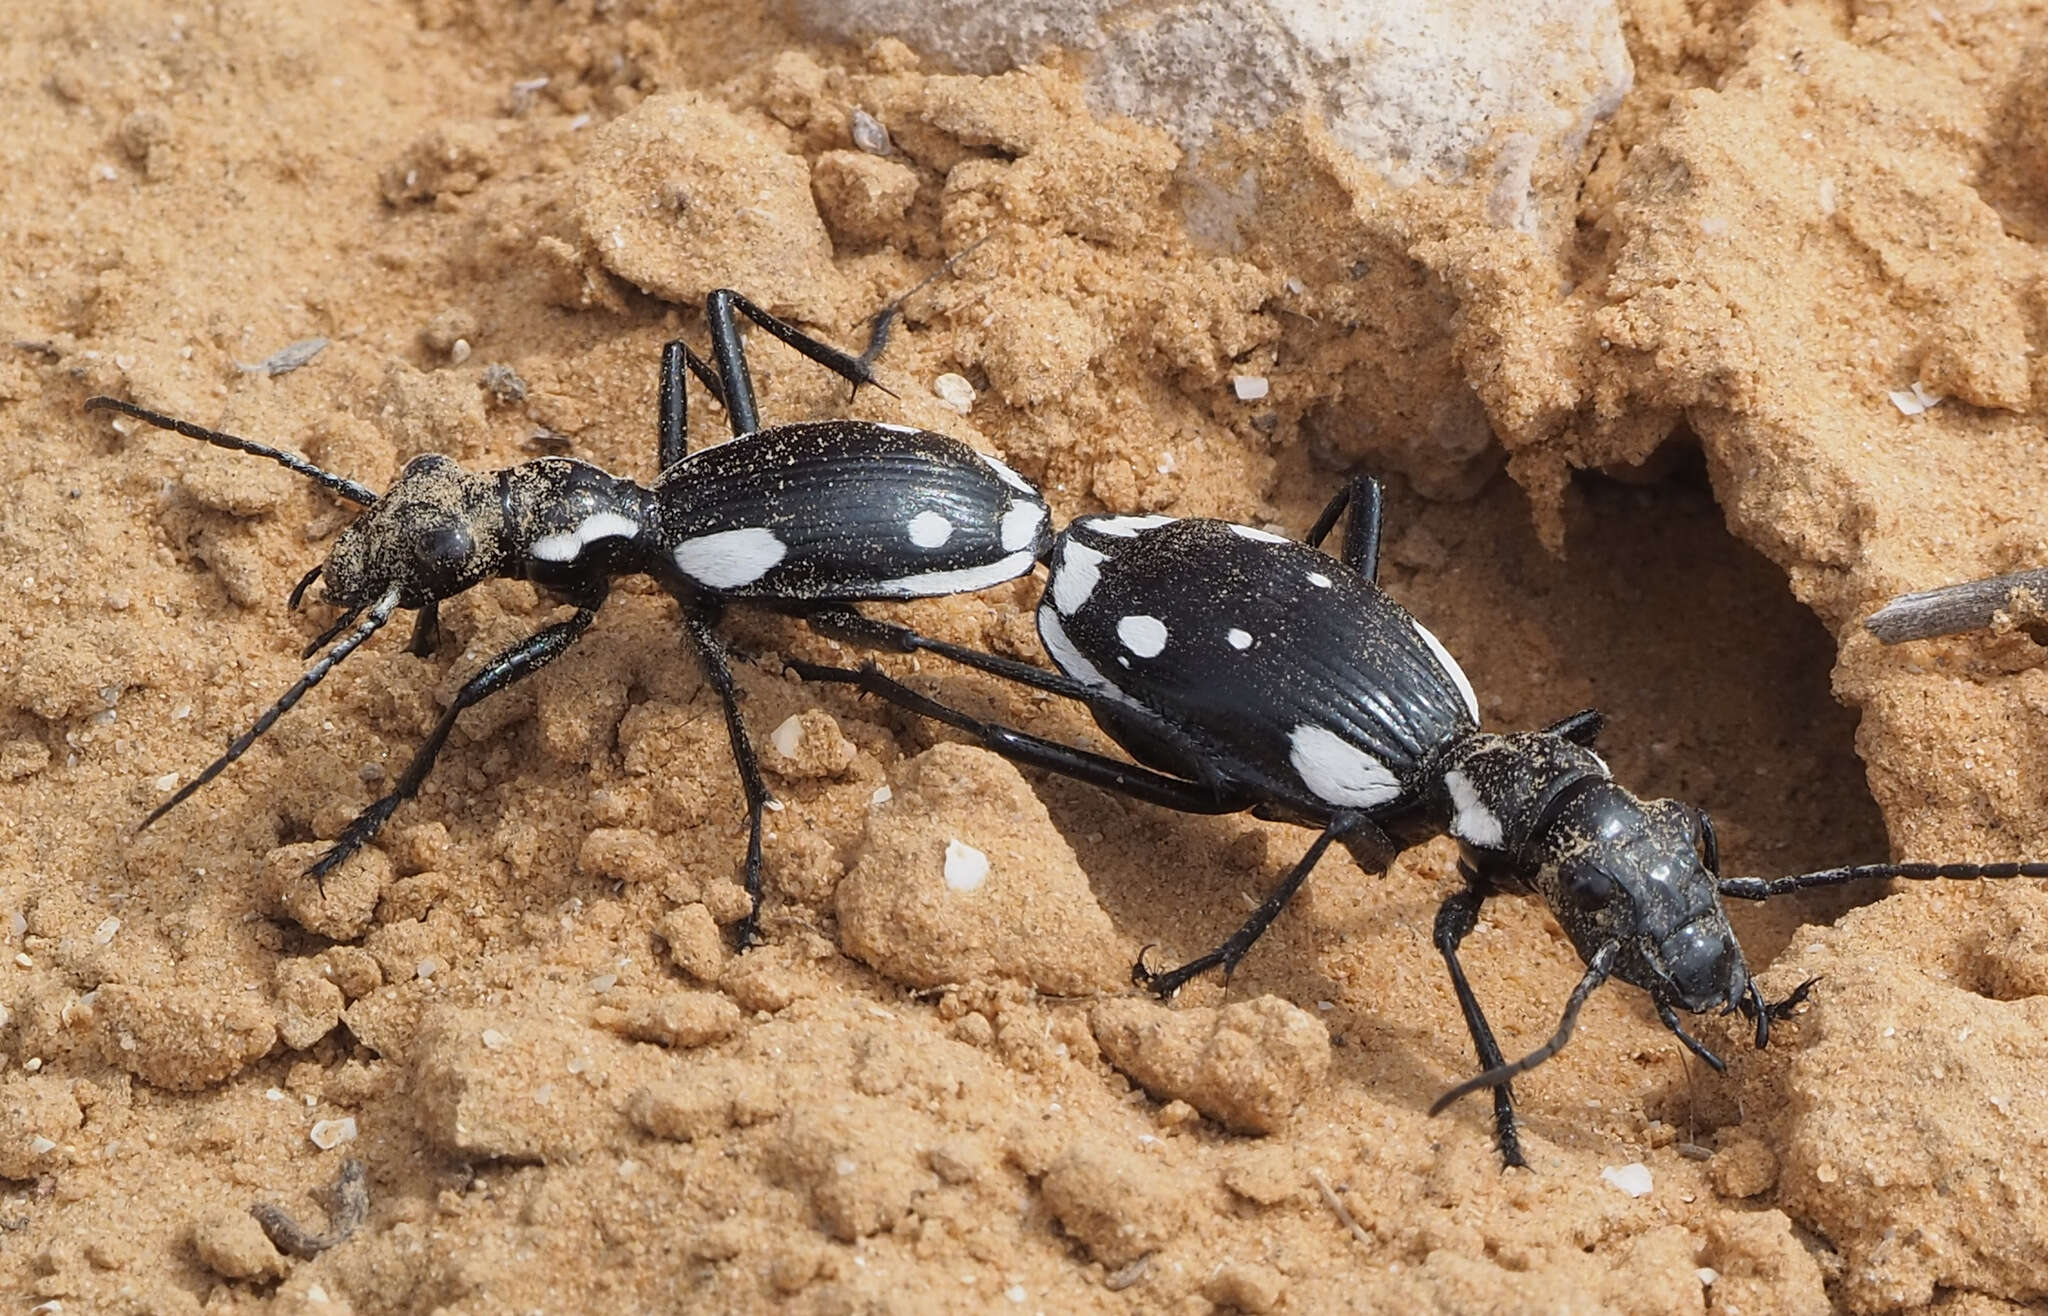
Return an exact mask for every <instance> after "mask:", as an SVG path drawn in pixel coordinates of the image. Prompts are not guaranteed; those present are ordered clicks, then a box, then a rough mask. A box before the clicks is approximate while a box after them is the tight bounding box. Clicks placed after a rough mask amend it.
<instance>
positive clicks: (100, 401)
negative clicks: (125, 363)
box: [85, 397, 377, 588]
mask: <svg viewBox="0 0 2048 1316" xmlns="http://www.w3.org/2000/svg"><path fill="white" fill-rule="evenodd" d="M85 409H86V410H87V411H118V412H120V413H121V414H122V415H124V416H132V417H134V418H135V419H136V420H139V421H141V422H142V423H143V424H145V425H154V426H156V427H157V428H158V429H160V430H169V431H171V432H172V433H173V434H182V435H184V436H185V437H186V438H188V439H198V440H199V441H200V442H201V443H210V444H212V445H213V446H214V447H216V448H227V449H229V450H230V451H233V452H246V453H253V454H254V455H256V456H258V457H268V458H270V460H272V461H274V462H276V463H277V464H278V465H279V466H282V467H284V468H285V469H286V470H290V471H297V472H298V473H299V474H300V475H303V476H305V477H306V478H307V479H309V480H313V481H315V482H317V483H319V484H322V485H324V486H326V487H327V488H329V489H331V490H333V491H334V492H335V493H338V494H340V495H341V496H342V497H343V498H346V499H348V500H349V501H350V502H352V503H358V504H360V505H361V506H364V507H368V506H370V505H371V504H372V503H375V502H376V501H377V491H376V490H374V489H372V488H370V487H369V486H368V485H366V484H361V483H358V482H357V481H355V480H351V479H349V478H348V477H347V476H345V475H336V474H335V473H334V472H333V471H330V470H326V469H323V468H322V467H319V466H315V465H314V464H313V463H312V462H311V461H308V460H307V459H306V458H304V457H301V456H299V454H297V453H295V452H286V451H285V450H284V449H283V448H273V447H271V446H270V445H269V444H267V443H257V442H256V441H255V440H253V439H244V438H238V437H237V436H235V435H233V434H225V433H222V432H221V431H220V430H210V429H208V428H206V427H205V426H204V425H194V424H193V423H192V422H191V421H189V420H179V419H178V418H177V417H176V416H166V415H165V414H164V413H163V412H161V411H151V410H150V409H149V408H147V407H138V406H136V405H135V404H134V403H132V402H123V401H121V399H119V398H110V397H91V398H87V399H86V400H85ZM301 588H304V587H303V586H301Z"/></svg>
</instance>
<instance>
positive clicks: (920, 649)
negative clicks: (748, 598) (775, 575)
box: [797, 603, 1099, 703]
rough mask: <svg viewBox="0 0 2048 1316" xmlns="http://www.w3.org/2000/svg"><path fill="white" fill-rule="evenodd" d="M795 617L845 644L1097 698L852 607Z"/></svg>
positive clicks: (1072, 684)
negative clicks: (934, 658)
mask: <svg viewBox="0 0 2048 1316" xmlns="http://www.w3.org/2000/svg"><path fill="white" fill-rule="evenodd" d="M797 615H799V616H801V617H802V618H803V619H804V621H805V623H806V624H807V625H809V626H810V628H811V629H812V630H814V631H817V632H818V633H819V634H821V635H825V636H828V637H830V638H832V639H835V640H845V641H847V642H849V643H851V644H859V645H864V646H866V647H868V648H871V649H880V650H882V651H884V652H887V653H933V654H937V655H938V656H939V657H941V658H948V659H951V660H952V661H954V662H956V663H959V664H961V665H962V666H964V667H972V668H974V669H976V670H977V671H983V672H987V673H989V674H990V675H992V676H1000V677H1002V678H1003V679H1004V680H1006V681H1015V682H1017V683H1018V684H1019V685H1028V686H1031V687H1032V688H1034V689H1038V690H1045V691H1049V692H1050V693H1052V694H1056V695H1060V696H1063V697H1065V698H1067V699H1074V700H1079V701H1080V702H1082V703H1086V702H1088V701H1089V700H1090V699H1093V698H1096V697H1097V696H1098V694H1099V692H1097V691H1094V690H1091V689H1089V688H1088V687H1087V686H1085V685H1082V684H1081V683H1080V682H1079V681H1076V680H1074V679H1073V678H1072V677H1069V676H1064V675H1062V674H1061V673H1059V672H1049V671H1047V670H1046V669H1045V668H1043V667H1036V666H1033V665H1032V664H1030V663H1024V662H1018V661H1017V660H1016V659H1014V658H1004V657H1001V656H999V655H997V654H992V653H983V652H982V651H981V650H979V649H969V648H967V647H965V646H964V645H958V644H948V643H947V642H946V641H944V640H935V639H932V638H931V637H930V636H928V635H923V634H920V633H919V632H917V631H915V630H912V629H911V628H910V627H908V626H899V625H897V624H896V623H895V622H888V621H881V620H879V619H877V618H874V617H870V616H867V615H866V614H864V613H861V612H858V611H856V610H855V609H854V607H853V606H852V605H851V604H840V603H835V604H829V605H827V606H825V607H822V608H815V609H810V610H806V611H803V612H800V613H798V614H797ZM818 670H820V671H826V670H830V669H826V668H820V669H818ZM826 679H829V678H826ZM874 693H880V692H879V691H877V692H874Z"/></svg>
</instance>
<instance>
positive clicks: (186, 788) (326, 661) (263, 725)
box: [135, 585, 399, 832]
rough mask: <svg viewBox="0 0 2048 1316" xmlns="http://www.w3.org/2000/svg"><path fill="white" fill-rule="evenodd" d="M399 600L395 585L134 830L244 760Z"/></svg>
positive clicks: (388, 617) (373, 630)
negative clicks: (215, 756)
mask: <svg viewBox="0 0 2048 1316" xmlns="http://www.w3.org/2000/svg"><path fill="white" fill-rule="evenodd" d="M398 596H399V588H398V586H396V585H393V586H392V587H391V588H390V589H388V590H386V591H385V592H384V597H383V598H381V599H378V600H377V601H376V602H375V603H373V604H371V605H370V611H369V615H368V616H366V617H364V618H363V620H362V624H361V625H359V626H357V627H356V628H355V629H354V630H353V631H350V632H349V633H348V634H347V635H345V636H343V637H342V641H341V643H339V644H337V645H335V646H334V647H333V648H332V649H329V650H328V651H327V652H326V653H325V654H323V655H321V658H320V661H319V662H317V663H314V664H313V665H312V666H311V667H309V668H307V669H306V674H305V675H304V676H302V677H300V678H299V679H298V680H297V681H295V682H293V684H292V688H291V689H289V690H287V691H285V692H284V694H283V695H281V696H280V697H279V698H278V701H277V702H276V703H274V704H272V705H271V706H270V707H268V708H266V709H264V710H263V713H262V715H261V716H260V717H258V718H257V719H256V721H255V724H254V725H252V726H251V727H250V728H249V729H248V730H247V731H244V732H243V733H242V734H241V735H239V736H237V737H235V739H234V742H233V743H232V744H230V745H229V746H228V752H227V753H225V754H223V755H221V756H220V757H219V758H217V759H215V760H214V761H213V762H211V763H209V764H207V765H206V770H205V771H204V772H201V773H200V774H199V775H198V776H196V777H194V778H193V779H192V780H191V781H188V782H186V783H185V784H184V785H183V786H181V787H180V788H179V789H178V792H177V794H175V795H173V796H171V798H169V799H168V800H165V801H164V802H163V803H162V804H159V805H157V806H156V808H154V809H151V810H150V811H149V816H148V817H147V818H144V819H143V820H142V822H141V823H140V824H139V825H138V826H137V827H136V829H135V830H136V831H138V832H139V831H142V830H143V829H144V828H146V827H148V826H149V825H150V824H151V823H153V822H155V821H156V820H157V819H159V818H161V817H163V816H164V815H165V814H167V813H169V812H170V811H171V810H172V809H175V808H177V807H178V806H179V805H180V804H183V803H184V802H185V801H186V800H188V799H190V798H191V797H192V793H193V792H194V791H196V790H198V789H199V788H200V787H201V786H204V785H205V784H206V783H207V782H209V781H212V780H213V779H214V778H215V777H218V776H219V775H220V774H221V773H222V772H223V771H224V770H225V769H226V768H227V766H228V765H229V764H230V763H233V762H234V761H235V760H236V759H238V758H240V757H242V755H243V753H244V752H246V751H247V750H248V748H249V746H251V745H253V744H255V743H256V740H257V738H258V737H259V736H261V735H262V734H263V733H264V732H266V731H268V730H270V726H271V724H272V723H273V722H275V721H277V719H278V718H280V717H282V716H284V715H285V713H286V712H288V711H290V709H291V706H292V705H293V704H296V703H298V702H299V699H300V698H301V696H303V695H304V694H305V693H306V692H307V691H308V690H311V689H312V688H313V687H314V686H316V685H318V684H320V682H321V680H322V679H323V678H325V677H326V675H327V674H328V673H329V672H331V671H333V670H334V668H335V665H336V664H337V663H339V662H340V661H341V660H342V659H344V658H346V657H348V656H349V655H350V654H352V653H354V652H355V651H356V648H357V646H359V645H360V644H362V642H363V641H365V640H367V639H369V638H370V637H371V636H372V635H375V634H376V633H377V628H378V627H380V626H382V625H383V624H384V623H385V622H387V621H389V620H391V614H392V613H394V612H396V611H397V610H398Z"/></svg>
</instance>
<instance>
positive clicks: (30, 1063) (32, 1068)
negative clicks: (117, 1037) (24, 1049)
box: [21, 1037, 134, 1074]
mask: <svg viewBox="0 0 2048 1316" xmlns="http://www.w3.org/2000/svg"><path fill="white" fill-rule="evenodd" d="M121 1040H122V1041H123V1042H126V1041H128V1040H129V1039H128V1038H126V1037H123V1038H122V1039H121ZM127 1049H129V1050H133V1049H134V1048H133V1047H129V1048H127ZM21 1067H22V1068H23V1069H25V1070H27V1071H28V1072H29V1073H31V1074H40V1073H42V1072H43V1058H42V1057H41V1056H30V1057H29V1058H28V1059H26V1060H24V1061H22V1062H21Z"/></svg>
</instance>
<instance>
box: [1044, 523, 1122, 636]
mask: <svg viewBox="0 0 2048 1316" xmlns="http://www.w3.org/2000/svg"><path fill="white" fill-rule="evenodd" d="M1108 560H1109V555H1108V554H1107V553H1104V552H1101V551H1100V550H1098V549H1093V548H1090V547H1088V545H1086V544H1084V543H1082V542H1081V541H1080V540H1078V539H1069V540H1067V542H1066V545H1065V546H1064V547H1062V548H1061V549H1060V564H1059V570H1057V571H1055V572H1053V573H1052V605H1053V606H1054V607H1055V608H1058V609H1059V610H1060V611H1061V612H1063V613H1065V614H1066V615H1067V616H1069V617H1071V616H1073V615H1074V613H1075V612H1076V611H1078V610H1079V609H1080V607H1081V605H1082V604H1084V603H1086V602H1087V601H1088V596H1089V595H1090V594H1093V593H1094V592H1095V583H1096V582H1097V581H1099V580H1101V579H1102V564H1103V563H1104V562H1106V561H1108Z"/></svg>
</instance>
